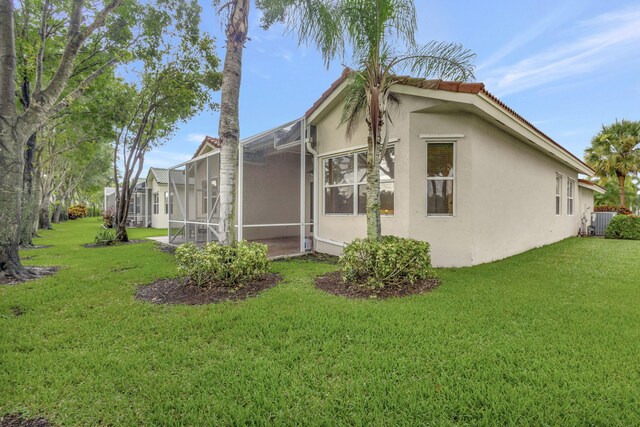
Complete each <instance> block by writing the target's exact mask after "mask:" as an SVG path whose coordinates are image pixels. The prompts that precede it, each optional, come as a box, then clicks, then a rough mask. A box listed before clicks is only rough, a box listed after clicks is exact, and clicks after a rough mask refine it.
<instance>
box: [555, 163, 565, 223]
mask: <svg viewBox="0 0 640 427" xmlns="http://www.w3.org/2000/svg"><path fill="white" fill-rule="evenodd" d="M563 178H564V177H563V176H562V175H561V174H559V173H556V197H555V199H554V201H555V209H556V216H560V215H562V186H563V182H564V180H563ZM558 180H560V181H559V182H558Z"/></svg>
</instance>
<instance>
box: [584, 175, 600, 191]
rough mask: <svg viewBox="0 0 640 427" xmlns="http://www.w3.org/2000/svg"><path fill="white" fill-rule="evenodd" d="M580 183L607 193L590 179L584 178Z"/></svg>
mask: <svg viewBox="0 0 640 427" xmlns="http://www.w3.org/2000/svg"><path fill="white" fill-rule="evenodd" d="M578 182H579V183H580V184H585V185H590V186H592V187H597V188H599V189H601V190H602V191H606V190H605V189H604V188H603V187H601V186H599V185H598V184H596V183H595V182H591V181H589V180H588V179H582V178H580V179H578Z"/></svg>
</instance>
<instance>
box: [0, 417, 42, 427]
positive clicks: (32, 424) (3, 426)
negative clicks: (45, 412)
mask: <svg viewBox="0 0 640 427" xmlns="http://www.w3.org/2000/svg"><path fill="white" fill-rule="evenodd" d="M52 425H53V424H51V423H50V422H49V420H47V419H46V418H24V417H23V416H22V415H21V414H8V415H5V416H4V417H2V418H0V427H51V426H52Z"/></svg>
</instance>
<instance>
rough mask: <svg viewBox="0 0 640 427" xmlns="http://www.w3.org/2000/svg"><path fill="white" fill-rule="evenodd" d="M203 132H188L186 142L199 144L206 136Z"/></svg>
mask: <svg viewBox="0 0 640 427" xmlns="http://www.w3.org/2000/svg"><path fill="white" fill-rule="evenodd" d="M206 136H207V135H205V134H204V133H190V134H188V135H187V138H186V139H187V142H193V143H196V144H200V143H201V142H202V140H203V139H204V138H205V137H206Z"/></svg>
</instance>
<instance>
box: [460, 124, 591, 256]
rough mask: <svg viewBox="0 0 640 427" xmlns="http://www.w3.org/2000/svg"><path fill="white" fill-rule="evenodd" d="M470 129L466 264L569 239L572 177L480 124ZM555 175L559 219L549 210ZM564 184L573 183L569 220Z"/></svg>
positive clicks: (574, 219) (573, 230)
mask: <svg viewBox="0 0 640 427" xmlns="http://www.w3.org/2000/svg"><path fill="white" fill-rule="evenodd" d="M470 124H471V125H470V127H469V132H468V137H469V143H470V145H472V147H473V149H472V159H473V178H472V187H473V191H472V203H473V206H474V210H473V245H472V247H473V252H472V263H473V264H479V263H483V262H489V261H493V260H497V259H501V258H505V257H507V256H510V255H514V254H517V253H520V252H523V251H525V250H528V249H531V248H535V247H539V246H542V245H546V244H549V243H553V242H557V241H559V240H562V239H564V238H567V237H570V236H575V235H576V234H577V233H578V229H579V226H580V214H579V212H578V187H577V185H578V173H577V172H576V171H574V170H572V169H570V168H569V167H567V166H565V165H563V164H562V163H560V162H558V161H556V160H554V159H553V158H551V157H549V156H546V155H544V154H543V153H542V152H540V151H539V150H536V149H534V148H533V147H531V146H529V145H527V144H525V143H523V142H521V141H518V140H515V139H514V138H513V137H512V136H511V135H508V134H506V133H505V132H503V131H501V130H500V129H498V128H497V127H495V126H493V125H491V124H489V123H488V122H486V121H484V120H482V119H480V118H477V117H473V118H472V120H471V123H470ZM465 139H466V138H465ZM556 174H560V175H562V195H561V209H560V211H561V214H560V215H556V210H555V189H556ZM569 178H571V179H573V180H574V197H575V199H574V212H573V215H568V214H567V199H566V196H567V179H569Z"/></svg>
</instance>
